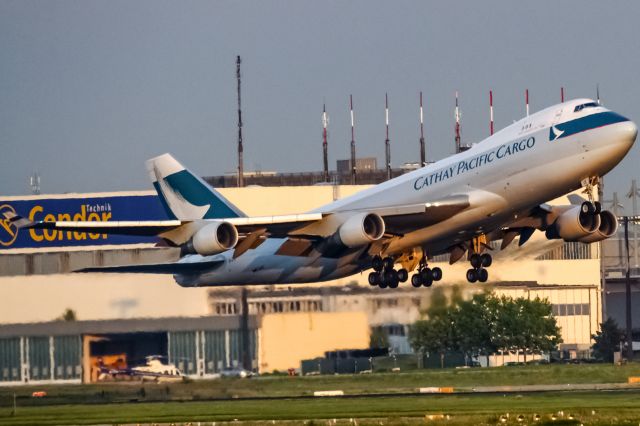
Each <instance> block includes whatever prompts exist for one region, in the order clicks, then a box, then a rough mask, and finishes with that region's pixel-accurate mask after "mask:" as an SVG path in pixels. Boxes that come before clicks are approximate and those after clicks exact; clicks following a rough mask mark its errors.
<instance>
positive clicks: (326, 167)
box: [322, 104, 329, 182]
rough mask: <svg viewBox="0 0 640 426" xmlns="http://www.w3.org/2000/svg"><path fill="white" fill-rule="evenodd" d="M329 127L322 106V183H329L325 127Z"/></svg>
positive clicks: (324, 107)
mask: <svg viewBox="0 0 640 426" xmlns="http://www.w3.org/2000/svg"><path fill="white" fill-rule="evenodd" d="M328 125H329V116H328V115H327V108H326V105H325V104H322V160H323V163H324V164H323V165H324V181H325V182H329V154H328V153H329V147H328V144H327V126H328Z"/></svg>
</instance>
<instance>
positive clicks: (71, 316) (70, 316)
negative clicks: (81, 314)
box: [56, 308, 78, 321]
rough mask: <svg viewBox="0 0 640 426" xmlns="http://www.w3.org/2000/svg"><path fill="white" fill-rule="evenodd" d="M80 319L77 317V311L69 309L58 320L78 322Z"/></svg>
mask: <svg viewBox="0 0 640 426" xmlns="http://www.w3.org/2000/svg"><path fill="white" fill-rule="evenodd" d="M77 319H78V317H77V316H76V311H74V310H73V309H71V308H67V309H65V310H64V312H63V313H62V315H60V316H59V317H58V318H56V320H58V321H76V320H77Z"/></svg>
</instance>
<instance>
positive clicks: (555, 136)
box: [549, 126, 564, 141]
mask: <svg viewBox="0 0 640 426" xmlns="http://www.w3.org/2000/svg"><path fill="white" fill-rule="evenodd" d="M563 133H564V130H559V129H556V126H551V131H550V132H549V140H550V141H555V140H556V139H558V138H559V137H560V136H562V134H563Z"/></svg>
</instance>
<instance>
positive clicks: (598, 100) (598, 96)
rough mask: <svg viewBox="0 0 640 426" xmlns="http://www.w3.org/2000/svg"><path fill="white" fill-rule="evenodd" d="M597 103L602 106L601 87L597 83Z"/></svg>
mask: <svg viewBox="0 0 640 426" xmlns="http://www.w3.org/2000/svg"><path fill="white" fill-rule="evenodd" d="M596 101H597V102H598V105H600V85H599V84H598V83H596Z"/></svg>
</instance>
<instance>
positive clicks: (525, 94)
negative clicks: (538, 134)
mask: <svg viewBox="0 0 640 426" xmlns="http://www.w3.org/2000/svg"><path fill="white" fill-rule="evenodd" d="M524 108H525V112H526V113H527V117H528V116H529V89H525V90H524Z"/></svg>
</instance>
